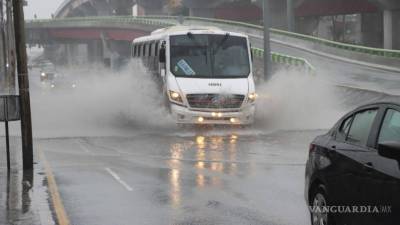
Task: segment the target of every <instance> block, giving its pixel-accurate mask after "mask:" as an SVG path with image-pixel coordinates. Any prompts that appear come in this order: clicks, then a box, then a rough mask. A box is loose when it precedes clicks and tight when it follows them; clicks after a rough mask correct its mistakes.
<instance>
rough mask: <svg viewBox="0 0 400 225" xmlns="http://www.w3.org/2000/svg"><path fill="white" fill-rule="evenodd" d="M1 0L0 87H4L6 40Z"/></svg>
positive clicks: (5, 81) (1, 0) (5, 83)
mask: <svg viewBox="0 0 400 225" xmlns="http://www.w3.org/2000/svg"><path fill="white" fill-rule="evenodd" d="M3 5H4V4H3V0H0V17H1V18H0V23H1V31H0V32H1V50H2V51H3V54H2V57H3V58H2V62H1V63H2V65H1V66H2V71H1V72H2V73H3V74H2V77H1V80H2V85H3V86H2V88H6V86H7V73H8V71H7V66H6V65H7V44H6V43H7V41H6V34H5V32H6V23H5V20H4V9H3Z"/></svg>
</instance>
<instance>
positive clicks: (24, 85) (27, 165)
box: [13, 0, 33, 170]
mask: <svg viewBox="0 0 400 225" xmlns="http://www.w3.org/2000/svg"><path fill="white" fill-rule="evenodd" d="M23 5H24V0H13V12H14V30H15V45H16V56H17V69H18V85H19V94H20V108H21V136H22V159H23V168H24V170H30V169H33V143H32V118H31V103H30V96H29V80H28V65H27V55H26V40H25V18H24V9H23Z"/></svg>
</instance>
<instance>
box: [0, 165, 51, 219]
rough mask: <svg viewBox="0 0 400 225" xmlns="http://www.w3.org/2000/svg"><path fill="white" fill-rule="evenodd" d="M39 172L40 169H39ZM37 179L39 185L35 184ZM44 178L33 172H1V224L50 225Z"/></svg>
mask: <svg viewBox="0 0 400 225" xmlns="http://www.w3.org/2000/svg"><path fill="white" fill-rule="evenodd" d="M38 170H39V169H38ZM35 179H37V180H36V182H37V183H35ZM44 180H45V179H44V177H43V176H41V175H40V174H34V172H33V171H32V170H31V171H24V172H16V171H12V172H11V173H10V174H7V172H6V170H3V168H1V172H0V224H7V225H14V224H15V225H50V224H53V218H52V215H51V213H50V208H49V207H48V202H47V199H48V196H47V194H46V193H45V190H46V188H45V187H44V184H43V183H41V182H44Z"/></svg>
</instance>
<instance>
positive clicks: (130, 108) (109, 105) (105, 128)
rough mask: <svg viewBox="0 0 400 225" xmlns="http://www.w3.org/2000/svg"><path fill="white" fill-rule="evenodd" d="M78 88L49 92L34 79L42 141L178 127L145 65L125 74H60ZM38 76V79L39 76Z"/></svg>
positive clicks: (134, 64) (68, 71) (133, 65)
mask: <svg viewBox="0 0 400 225" xmlns="http://www.w3.org/2000/svg"><path fill="white" fill-rule="evenodd" d="M60 71H61V73H62V74H63V76H65V77H67V78H68V79H69V80H70V82H71V83H72V82H73V83H76V86H77V87H76V88H75V89H74V88H72V87H70V86H67V87H60V88H58V87H55V88H53V89H49V88H47V89H46V88H43V87H42V86H41V84H40V82H39V84H37V85H35V81H34V79H37V80H39V77H38V76H37V77H36V78H35V77H33V78H31V80H33V81H31V83H33V84H34V85H33V86H34V87H36V88H33V89H32V114H33V123H34V124H33V125H34V128H35V134H36V135H38V136H98V135H121V134H122V135H123V134H127V135H129V132H132V131H138V130H139V131H142V130H143V129H147V128H157V129H162V128H168V127H171V126H172V127H173V126H174V125H173V121H172V120H171V118H170V116H169V114H168V112H167V110H166V108H165V107H164V105H163V102H162V101H163V98H162V94H161V92H160V88H159V87H158V85H157V83H156V82H155V81H154V78H153V77H152V75H151V74H150V73H148V72H147V71H146V70H145V69H144V68H143V67H142V66H141V64H140V63H138V62H131V63H130V64H129V65H128V66H126V68H124V69H123V70H121V71H120V72H112V71H110V70H108V69H105V68H102V67H101V66H99V65H97V66H92V67H91V68H86V69H80V70H77V69H73V68H67V69H64V70H60ZM33 75H34V74H33Z"/></svg>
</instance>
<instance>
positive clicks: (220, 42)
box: [170, 33, 250, 78]
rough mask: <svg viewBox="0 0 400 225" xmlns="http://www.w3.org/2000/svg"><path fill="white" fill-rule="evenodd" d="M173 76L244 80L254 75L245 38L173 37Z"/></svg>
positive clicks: (171, 39)
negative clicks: (251, 72) (251, 71)
mask: <svg viewBox="0 0 400 225" xmlns="http://www.w3.org/2000/svg"><path fill="white" fill-rule="evenodd" d="M170 43H171V54H170V55H171V72H172V73H173V74H174V75H175V76H177V77H212V78H243V77H248V76H249V73H250V60H249V54H248V48H247V41H246V38H244V37H237V36H230V35H229V34H226V35H209V34H191V33H188V34H187V35H177V36H171V38H170Z"/></svg>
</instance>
